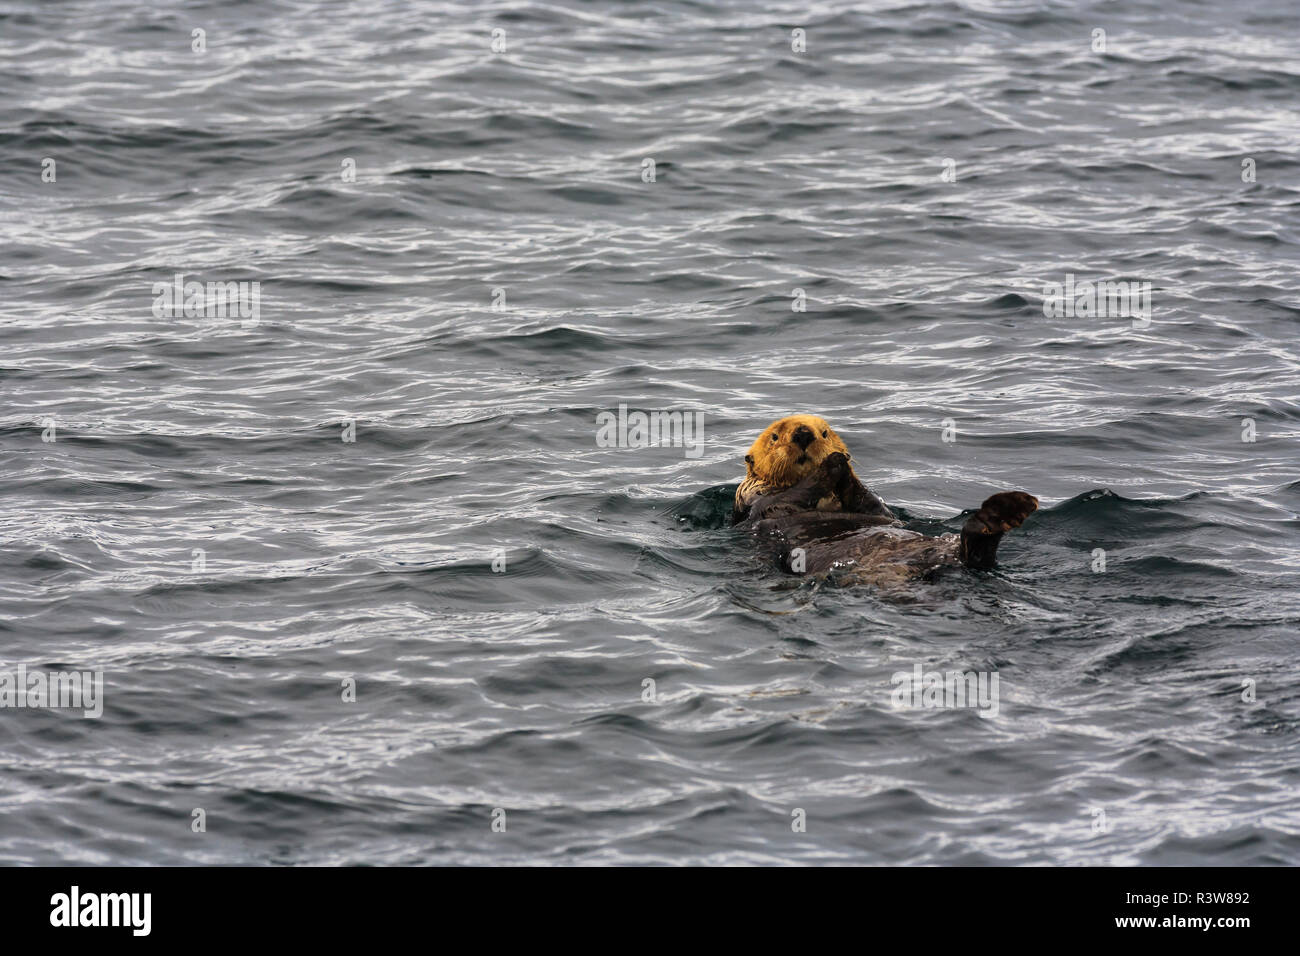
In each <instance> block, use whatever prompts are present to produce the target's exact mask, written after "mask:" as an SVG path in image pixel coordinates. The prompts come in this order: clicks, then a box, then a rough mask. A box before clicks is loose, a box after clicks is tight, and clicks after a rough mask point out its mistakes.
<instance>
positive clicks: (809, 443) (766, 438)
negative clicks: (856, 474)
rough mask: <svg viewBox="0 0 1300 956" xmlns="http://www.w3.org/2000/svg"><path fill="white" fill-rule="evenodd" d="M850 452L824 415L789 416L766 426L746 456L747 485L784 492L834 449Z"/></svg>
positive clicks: (767, 491) (812, 469) (815, 467)
mask: <svg viewBox="0 0 1300 956" xmlns="http://www.w3.org/2000/svg"><path fill="white" fill-rule="evenodd" d="M836 451H838V452H842V453H843V454H844V455H846V456H848V457H849V458H852V456H851V455H849V450H848V448H847V447H846V446H845V444H844V442H843V441H842V440H841V439H840V436H839V435H837V434H835V431H834V430H833V429H832V428H831V426H830V425H828V424H826V420H825V419H824V418H818V417H817V416H816V415H787V416H786V417H785V418H782V419H780V420H779V421H775V422H773V423H772V424H770V425H768V426H767V427H766V428H765V429H763V434H761V435H759V436H758V440H757V441H755V442H754V444H753V445H751V446H750V448H749V454H747V455H746V456H745V469H746V471H745V484H746V485H751V486H752V485H758V486H759V487H761V488H762V490H763V492H764V493H770V492H773V491H784V490H785V489H786V488H791V487H793V486H794V485H796V484H798V483H799V482H800V481H801V480H802V479H803V478H804V477H805V476H806V475H808V474H810V473H811V472H813V471H815V470H816V469H817V466H818V465H820V464H821V463H822V461H823V460H824V459H825V458H826V456H827V455H829V454H830V453H831V452H836Z"/></svg>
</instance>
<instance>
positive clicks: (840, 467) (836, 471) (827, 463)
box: [821, 451, 849, 476]
mask: <svg viewBox="0 0 1300 956" xmlns="http://www.w3.org/2000/svg"><path fill="white" fill-rule="evenodd" d="M848 467H849V456H848V455H846V454H844V452H842V451H833V452H831V453H830V454H829V455H827V456H826V457H825V458H823V459H822V464H821V468H822V473H823V474H826V475H833V476H838V475H842V474H844V471H845V469H846V468H848Z"/></svg>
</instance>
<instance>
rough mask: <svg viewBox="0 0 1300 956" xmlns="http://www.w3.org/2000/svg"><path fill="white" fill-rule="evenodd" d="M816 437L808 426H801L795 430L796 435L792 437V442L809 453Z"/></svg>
mask: <svg viewBox="0 0 1300 956" xmlns="http://www.w3.org/2000/svg"><path fill="white" fill-rule="evenodd" d="M816 437H817V436H816V435H814V434H813V430H812V429H811V428H809V427H808V426H807V425H800V426H799V427H798V428H796V429H795V430H794V434H793V435H791V436H790V440H791V441H792V442H794V443H795V444H796V445H798V446H799V448H800V450H802V451H807V449H808V446H809V445H811V444H812V443H813V439H815V438H816Z"/></svg>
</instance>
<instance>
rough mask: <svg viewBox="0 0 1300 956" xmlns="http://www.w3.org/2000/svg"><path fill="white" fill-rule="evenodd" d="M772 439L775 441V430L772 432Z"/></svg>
mask: <svg viewBox="0 0 1300 956" xmlns="http://www.w3.org/2000/svg"><path fill="white" fill-rule="evenodd" d="M772 441H776V433H775V432H773V433H772Z"/></svg>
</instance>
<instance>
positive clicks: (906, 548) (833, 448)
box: [732, 415, 1038, 584]
mask: <svg viewBox="0 0 1300 956" xmlns="http://www.w3.org/2000/svg"><path fill="white" fill-rule="evenodd" d="M849 458H850V456H849V450H848V448H847V446H845V444H844V442H843V440H842V439H841V438H840V436H839V435H837V434H835V432H834V430H833V429H832V428H831V427H830V425H828V424H827V423H826V422H825V420H823V419H821V418H818V417H816V416H815V415H791V416H789V417H787V418H782V419H780V420H779V421H776V422H773V423H772V424H771V425H769V426H768V427H767V428H765V429H764V430H763V433H762V434H761V435H759V436H758V440H757V441H755V442H754V444H753V445H752V446H751V447H750V449H749V453H748V454H747V455H746V456H745V466H746V474H745V480H744V481H743V482H741V484H740V487H738V488H737V489H736V500H735V505H734V507H733V510H732V521H733V523H734V524H743V525H745V526H746V527H749V528H752V529H753V531H754V532H755V534H756V535H757V536H758V537H759V538H760V540H763V541H764V542H766V543H768V544H769V545H770V546H772V547H773V548H774V550H776V552H777V555H778V559H779V561H780V564H781V566H782V567H783V568H785V569H786V570H789V571H795V572H799V573H805V574H814V575H825V574H827V573H830V572H832V571H841V572H842V575H841V579H842V580H843V581H845V582H846V583H877V584H879V583H888V582H890V581H902V580H906V579H909V578H915V577H919V576H921V575H925V574H929V573H932V572H934V571H936V570H938V569H939V568H942V567H946V566H956V565H963V566H965V567H967V568H973V569H977V570H987V569H989V568H991V567H993V565H994V564H995V562H996V558H997V550H998V543H999V542H1000V541H1001V540H1002V535H1003V533H1004V532H1007V531H1010V530H1011V529H1012V528H1018V527H1020V525H1021V523H1023V522H1024V520H1025V518H1027V517H1028V516H1029V515H1030V514H1031V513H1032V512H1033V511H1034V510H1035V509H1036V508H1037V507H1038V499H1037V498H1035V497H1034V496H1033V495H1030V494H1026V493H1025V492H1023V491H1003V492H999V493H998V494H995V495H993V496H991V497H989V498H987V499H985V501H984V503H983V504H982V505H980V508H979V510H978V511H976V512H975V513H974V514H973V515H971V516H970V517H969V518H967V519H966V523H965V524H964V525H963V526H962V529H961V534H959V535H957V534H944V535H939V536H938V537H935V538H931V537H927V536H925V535H923V534H920V533H919V532H916V531H908V530H906V529H905V528H903V527H902V524H903V523H902V522H901V521H899V520H898V519H897V518H896V517H894V514H893V512H891V511H890V510H889V508H887V507H886V506H885V503H884V502H883V501H881V500H880V499H879V498H878V497H876V495H874V494H872V493H871V491H870V490H868V489H867V487H866V486H865V485H863V484H862V482H861V481H860V480H858V476H857V475H856V474H854V472H853V468H852V467H851V466H850V465H849Z"/></svg>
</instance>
